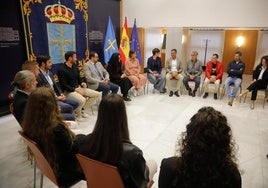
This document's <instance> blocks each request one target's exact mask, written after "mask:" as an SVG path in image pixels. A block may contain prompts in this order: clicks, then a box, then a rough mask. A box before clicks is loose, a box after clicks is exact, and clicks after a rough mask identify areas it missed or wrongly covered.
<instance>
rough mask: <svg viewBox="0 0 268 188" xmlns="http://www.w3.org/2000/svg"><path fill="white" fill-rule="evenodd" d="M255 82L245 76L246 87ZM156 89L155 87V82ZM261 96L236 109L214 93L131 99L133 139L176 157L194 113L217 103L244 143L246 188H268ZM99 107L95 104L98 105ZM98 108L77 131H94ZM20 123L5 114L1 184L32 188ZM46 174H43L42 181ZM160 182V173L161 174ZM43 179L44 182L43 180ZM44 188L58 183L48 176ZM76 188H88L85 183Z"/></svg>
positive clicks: (0, 121) (266, 122) (147, 152)
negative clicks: (20, 134)
mask: <svg viewBox="0 0 268 188" xmlns="http://www.w3.org/2000/svg"><path fill="white" fill-rule="evenodd" d="M249 80H250V76H246V77H244V83H243V89H245V88H246V86H247V85H246V83H248V81H249ZM149 86H150V87H151V86H152V85H149ZM262 97H263V96H258V100H257V101H256V107H255V109H254V110H251V109H250V108H249V99H247V101H246V103H239V100H236V101H234V105H233V106H232V107H230V106H228V105H227V100H226V98H225V97H224V98H223V99H222V100H214V99H213V95H212V94H210V95H209V97H208V98H207V99H202V98H201V97H198V96H197V97H195V98H193V97H190V96H188V95H186V94H184V95H182V96H180V97H179V98H177V97H175V96H173V97H169V96H168V95H167V94H165V95H160V94H158V93H155V94H153V93H152V91H151V88H150V89H149V94H146V95H143V96H139V97H136V98H132V101H131V102H127V103H126V106H127V113H128V120H129V130H130V135H131V140H132V142H133V143H134V144H136V145H137V146H139V147H140V148H141V149H142V150H143V151H144V156H145V158H147V159H149V158H152V159H154V160H156V162H157V164H158V165H160V162H161V159H162V158H164V157H169V156H172V155H174V152H175V145H176V141H177V138H178V136H179V135H180V133H181V132H182V131H184V130H185V125H186V124H187V123H188V122H189V119H190V117H191V116H192V115H193V114H195V113H196V112H197V110H198V109H199V108H201V107H203V106H213V107H214V108H215V109H217V110H220V111H221V112H222V113H223V114H225V115H226V116H227V118H228V121H229V123H230V125H231V127H232V130H233V136H234V138H235V140H236V143H237V145H238V147H239V149H238V153H237V157H238V164H239V168H240V170H241V174H242V185H243V188H266V187H268V159H266V154H268V103H266V107H265V108H264V109H263V108H262V100H261V98H262ZM94 108H95V107H94ZM96 115H97V110H96V109H95V110H94V115H91V116H90V117H89V118H88V119H87V121H86V122H83V123H80V124H79V127H78V128H77V129H73V131H74V132H76V133H84V134H88V133H90V132H91V131H92V129H93V126H94V122H95V120H96ZM19 129H20V127H19V125H18V123H17V122H16V121H15V119H14V118H13V116H12V115H8V116H5V117H1V118H0V151H1V152H0V169H1V171H0V187H1V188H17V187H20V188H28V187H33V166H32V165H30V162H29V161H27V160H26V152H25V146H24V143H23V142H22V140H21V138H20V136H19V134H18V132H17V131H18V130H19ZM39 175H40V173H38V180H39V177H40V176H39ZM154 180H155V184H154V186H153V187H158V186H157V181H158V173H157V174H156V175H155V178H154ZM38 183H39V181H38ZM44 187H45V188H50V187H55V186H54V185H53V184H52V183H51V182H50V181H49V180H48V179H46V178H45V179H44ZM74 187H76V188H85V187H86V183H85V182H84V181H81V182H80V183H78V184H76V185H75V186H74Z"/></svg>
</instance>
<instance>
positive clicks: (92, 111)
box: [90, 105, 94, 115]
mask: <svg viewBox="0 0 268 188" xmlns="http://www.w3.org/2000/svg"><path fill="white" fill-rule="evenodd" d="M90 108H91V113H92V115H94V110H93V106H92V105H91V106H90Z"/></svg>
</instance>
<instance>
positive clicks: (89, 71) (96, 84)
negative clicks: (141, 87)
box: [83, 51, 119, 96]
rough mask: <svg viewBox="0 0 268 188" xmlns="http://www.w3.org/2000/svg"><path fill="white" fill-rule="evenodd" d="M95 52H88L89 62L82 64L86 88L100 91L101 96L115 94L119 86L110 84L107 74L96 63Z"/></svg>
mask: <svg viewBox="0 0 268 188" xmlns="http://www.w3.org/2000/svg"><path fill="white" fill-rule="evenodd" d="M98 59H99V56H98V54H97V52H94V51H92V52H90V54H89V61H88V62H86V63H85V64H84V67H83V69H84V72H85V77H86V80H87V84H88V87H89V88H90V89H93V90H97V91H102V96H105V95H108V93H109V91H110V90H111V91H112V93H117V91H118V89H119V86H118V85H116V84H114V83H112V82H110V79H109V73H108V72H107V71H106V69H105V68H104V67H103V66H102V64H101V63H100V62H99V61H98Z"/></svg>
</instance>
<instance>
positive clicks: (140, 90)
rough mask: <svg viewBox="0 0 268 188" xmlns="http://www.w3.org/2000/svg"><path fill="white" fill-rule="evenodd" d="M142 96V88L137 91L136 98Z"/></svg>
mask: <svg viewBox="0 0 268 188" xmlns="http://www.w3.org/2000/svg"><path fill="white" fill-rule="evenodd" d="M136 91H137V90H136ZM142 94H143V88H140V89H138V96H140V95H142Z"/></svg>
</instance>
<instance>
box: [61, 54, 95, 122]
mask: <svg viewBox="0 0 268 188" xmlns="http://www.w3.org/2000/svg"><path fill="white" fill-rule="evenodd" d="M65 60H66V62H65V63H64V64H63V65H62V66H61V67H60V68H59V70H58V77H59V82H60V84H61V86H62V89H63V91H64V92H65V95H66V96H67V97H70V98H72V99H75V100H77V101H78V102H79V105H78V107H77V109H76V110H75V112H76V115H77V119H76V120H77V121H83V119H82V118H87V117H88V114H87V113H86V111H85V110H87V109H88V108H89V107H90V106H91V105H92V104H93V102H94V101H96V100H97V99H98V98H99V97H100V93H99V92H97V91H94V90H92V89H88V88H87V84H86V82H85V79H84V78H81V77H80V71H79V69H78V67H77V65H76V61H77V57H76V52H74V51H68V52H66V53H65ZM82 109H84V110H82Z"/></svg>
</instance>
